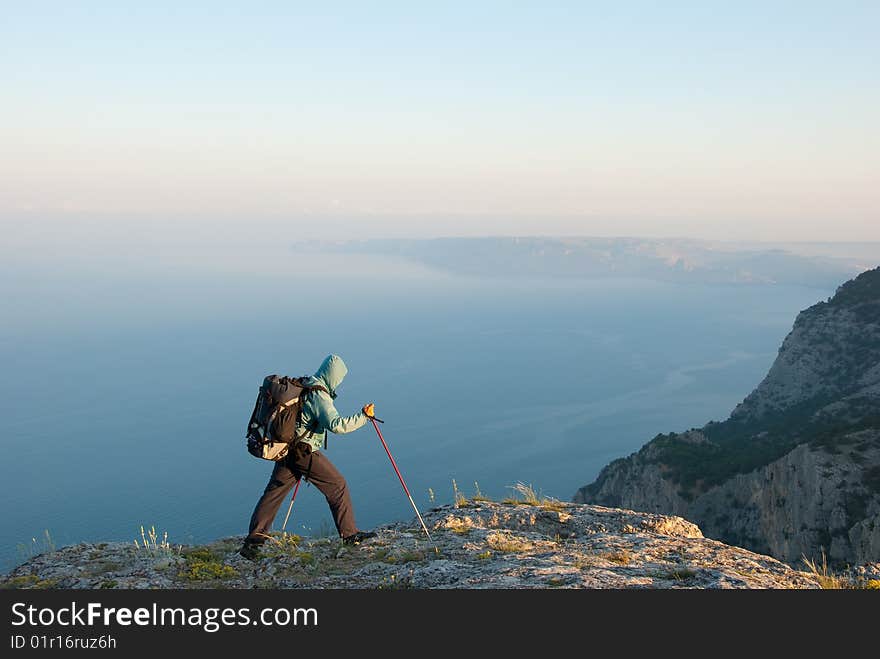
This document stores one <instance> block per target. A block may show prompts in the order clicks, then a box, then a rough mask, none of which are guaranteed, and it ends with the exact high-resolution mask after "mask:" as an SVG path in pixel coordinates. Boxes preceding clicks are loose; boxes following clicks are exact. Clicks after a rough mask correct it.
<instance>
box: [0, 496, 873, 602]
mask: <svg viewBox="0 0 880 659" xmlns="http://www.w3.org/2000/svg"><path fill="white" fill-rule="evenodd" d="M424 519H425V523H426V524H427V525H428V527H429V528H430V529H431V535H432V538H433V541H434V543H435V544H434V545H432V544H431V543H429V542H428V541H427V539H426V538H425V536H424V535H423V534H422V530H421V528H420V527H419V525H418V524H417V523H415V520H413V522H412V523H405V524H404V523H399V524H391V525H387V526H384V527H381V528H379V529H377V531H378V536H377V537H376V538H372V539H370V540H367V541H365V542H363V543H362V544H360V545H356V546H353V547H348V546H342V544H341V543H340V541H339V540H338V539H330V538H322V539H300V538H296V536H283V537H282V536H276V539H275V540H274V541H273V542H270V543H269V544H268V545H267V546H266V549H265V550H264V557H263V558H262V559H261V560H259V561H256V562H251V561H248V560H246V559H244V558H242V557H241V556H239V555H238V553H237V550H238V548H239V547H240V546H241V540H242V539H241V538H227V539H223V540H219V541H217V542H215V543H211V544H209V545H203V546H195V547H192V546H190V547H181V546H174V545H171V546H166V547H162V546H160V547H150V546H146V547H145V546H140V547H135V546H134V545H133V544H126V543H101V544H79V545H73V546H70V547H65V548H63V549H60V550H58V551H56V552H53V553H49V554H42V555H40V556H36V557H34V558H32V559H31V560H29V561H27V562H26V563H24V564H22V565H20V566H19V567H17V568H16V569H15V570H14V571H13V572H12V573H10V574H9V575H6V576H5V577H2V578H0V587H5V588H505V589H508V588H816V587H818V585H819V583H818V580H817V579H816V577H815V575H811V574H808V573H806V572H801V571H797V570H793V569H792V568H790V567H789V566H787V565H785V564H783V563H781V562H779V561H777V560H775V559H773V558H771V557H769V556H762V555H759V554H756V553H753V552H750V551H747V550H745V549H742V548H740V547H730V546H727V545H725V544H723V543H721V542H718V541H716V540H710V539H708V538H705V537H703V534H702V533H701V532H700V529H699V528H698V527H697V526H696V525H694V524H692V523H690V522H688V521H686V520H683V519H681V518H679V517H673V516H667V515H656V514H651V513H636V512H633V511H630V510H620V509H612V508H604V507H600V506H588V505H579V504H572V503H562V502H559V501H552V500H544V501H540V502H537V503H526V502H504V503H496V502H491V501H482V500H481V501H474V502H469V503H466V504H464V505H459V506H458V507H453V506H445V507H441V508H435V509H432V510H430V511H426V513H425V515H424ZM435 546H436V551H435V549H434V547H435ZM877 576H880V575H875V574H874V573H873V572H871V573H867V572H866V573H864V574H860V575H859V576H858V577H857V578H858V580H859V583H861V584H863V585H864V586H865V587H873V584H874V583H875V582H876V584H877V585H880V581H876V577H877ZM872 580H873V581H872Z"/></svg>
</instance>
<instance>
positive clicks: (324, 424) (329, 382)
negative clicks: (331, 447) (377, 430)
mask: <svg viewBox="0 0 880 659" xmlns="http://www.w3.org/2000/svg"><path fill="white" fill-rule="evenodd" d="M346 373H348V367H347V366H346V365H345V362H344V361H342V357H340V356H339V355H327V358H326V359H325V360H324V361H323V362H322V363H321V366H320V368H318V370H317V371H316V372H315V374H314V375H312V376H310V377H309V378H308V380H307V384H310V385H312V386H314V385H320V386H322V387H324V388H325V389H326V390H327V391H328V392H329V393H326V394H325V393H324V392H323V391H317V390H316V391H312V392H311V393H309V395H308V396H306V399H305V402H304V403H303V406H302V418H301V420H300V425H298V426H297V435H300V434H302V433H305V437H303V440H302V441H305V442H308V444H309V445H310V446H311V447H312V450H313V451H317V450H319V449H320V448H321V447H322V446H323V444H324V433H325V432H327V431H329V432H332V433H336V434H339V435H341V434H344V433H347V432H352V431H353V430H357V429H358V428H360V427H362V426H363V425H365V424H366V423H367V421H368V417H367V415H366V414H364V413H363V412H358V413H357V414H352V415H351V416H340V415H339V412H337V411H336V406H335V405H334V404H333V399H334V398H336V390H337V389H338V388H339V385H340V384H342V380H343V379H344V378H345V374H346ZM309 431H311V433H312V434H311V435H309V434H308V433H309Z"/></svg>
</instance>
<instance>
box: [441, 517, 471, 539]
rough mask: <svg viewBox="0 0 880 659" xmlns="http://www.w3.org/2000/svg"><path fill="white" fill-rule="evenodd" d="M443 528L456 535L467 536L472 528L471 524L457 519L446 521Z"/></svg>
mask: <svg viewBox="0 0 880 659" xmlns="http://www.w3.org/2000/svg"><path fill="white" fill-rule="evenodd" d="M443 526H444V527H445V528H447V529H449V530H450V531H452V532H453V533H457V534H458V535H467V534H468V533H470V532H471V529H472V528H473V524H471V523H470V522H469V521H467V520H463V519H459V518H457V517H454V518H453V519H450V520H448V521H447V522H446V523H445V524H444V525H443Z"/></svg>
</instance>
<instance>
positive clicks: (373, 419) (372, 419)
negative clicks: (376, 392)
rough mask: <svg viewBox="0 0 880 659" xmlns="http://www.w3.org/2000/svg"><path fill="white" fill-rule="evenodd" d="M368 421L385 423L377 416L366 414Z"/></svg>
mask: <svg viewBox="0 0 880 659" xmlns="http://www.w3.org/2000/svg"><path fill="white" fill-rule="evenodd" d="M367 418H368V419H369V420H370V421H378V422H379V423H385V422H384V421H383V420H382V419H380V418H379V417H377V416H367Z"/></svg>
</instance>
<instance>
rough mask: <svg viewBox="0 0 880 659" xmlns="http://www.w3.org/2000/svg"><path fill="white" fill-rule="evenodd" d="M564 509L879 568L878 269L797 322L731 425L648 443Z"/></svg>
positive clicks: (786, 556) (784, 555) (789, 555)
mask: <svg viewBox="0 0 880 659" xmlns="http://www.w3.org/2000/svg"><path fill="white" fill-rule="evenodd" d="M574 500H575V501H577V502H585V503H597V504H600V505H609V506H620V507H627V508H633V509H636V510H650V511H656V512H664V513H670V514H676V515H681V516H682V517H685V518H687V519H690V520H692V521H694V522H695V523H697V524H699V525H700V527H701V528H702V529H703V530H704V532H705V533H706V534H707V535H708V536H710V537H715V538H718V539H720V540H722V541H724V542H728V543H731V544H737V545H740V546H744V547H748V548H749V549H752V550H753V551H759V552H762V553H768V554H770V555H772V556H775V557H777V558H781V559H782V560H786V561H797V560H798V559H799V558H800V557H801V556H802V555H806V556H808V557H816V556H818V555H819V554H820V553H821V552H823V551H824V552H826V553H827V554H828V555H829V556H830V557H831V559H832V560H834V561H837V562H841V563H846V562H849V563H865V562H870V561H877V560H878V559H880V268H876V269H874V270H869V271H867V272H864V273H862V274H861V275H859V276H858V277H856V278H855V279H853V280H852V281H849V282H847V283H845V284H844V285H842V286H840V287H839V288H838V290H837V292H836V293H835V295H834V296H833V297H832V298H829V299H828V300H827V301H825V302H819V303H818V304H815V305H813V306H812V307H810V308H809V309H806V310H805V311H803V312H801V313H800V314H799V315H798V317H797V320H796V321H795V323H794V327H793V328H792V330H791V332H790V333H789V335H788V336H787V337H786V338H785V340H784V342H783V344H782V347H781V348H780V349H779V355H778V356H777V358H776V360H775V361H774V363H773V366H772V367H771V369H770V371H769V372H768V374H767V376H766V377H765V378H764V380H763V381H762V382H761V383H760V384H759V385H758V387H757V388H756V389H755V390H754V391H753V392H752V393H751V394H749V395H748V396H747V397H746V398H745V400H743V401H742V403H740V404H739V405H738V406H737V407H736V408H735V409H734V410H733V412H732V413H731V415H730V418H728V419H727V420H726V421H723V422H721V423H713V422H710V423H709V424H707V425H706V426H704V427H703V428H701V429H691V430H690V431H687V432H684V433H670V434H661V435H658V436H657V437H655V438H654V439H653V440H651V441H650V442H649V443H648V444H646V445H645V446H644V447H642V448H641V449H640V450H639V451H638V452H636V453H634V454H632V455H631V456H629V457H627V458H622V459H619V460H616V461H614V462H612V463H611V464H609V465H608V466H607V467H605V468H604V469H603V470H602V471H601V472H600V474H599V476H598V478H597V479H596V480H595V481H594V482H593V483H591V484H590V485H587V486H584V487H582V488H581V489H580V490H578V492H577V493H576V494H575V496H574Z"/></svg>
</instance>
